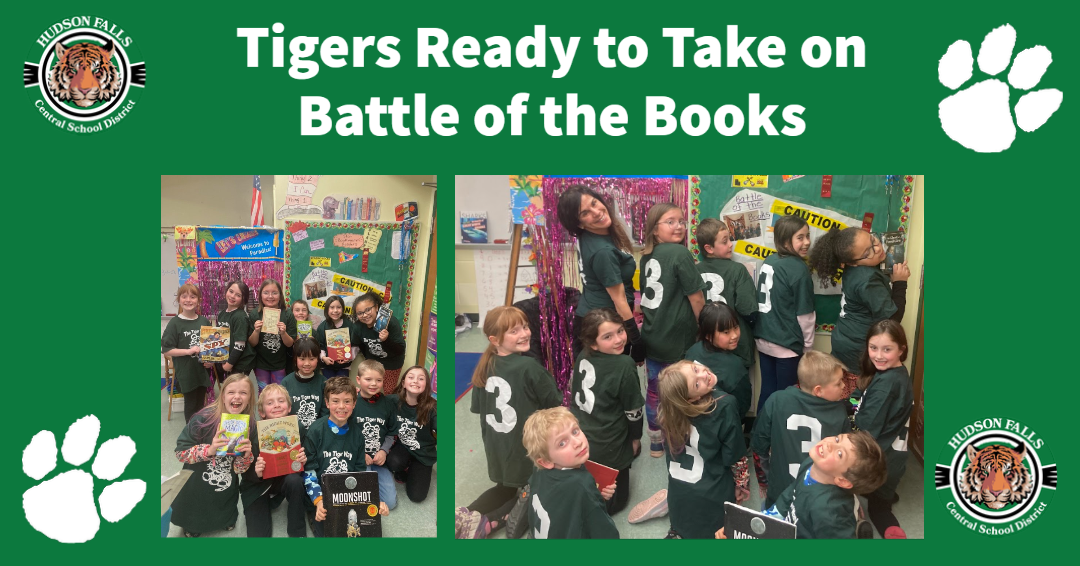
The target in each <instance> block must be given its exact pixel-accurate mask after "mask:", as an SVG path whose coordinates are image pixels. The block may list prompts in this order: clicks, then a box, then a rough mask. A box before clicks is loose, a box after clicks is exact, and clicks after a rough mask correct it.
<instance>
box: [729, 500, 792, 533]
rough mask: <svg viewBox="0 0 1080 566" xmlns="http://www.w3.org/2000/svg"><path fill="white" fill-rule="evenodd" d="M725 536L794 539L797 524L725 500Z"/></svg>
mask: <svg viewBox="0 0 1080 566" xmlns="http://www.w3.org/2000/svg"><path fill="white" fill-rule="evenodd" d="M724 536H726V537H727V538H729V539H793V538H795V525H793V524H791V523H789V522H787V521H783V520H780V519H777V518H776V517H770V516H768V515H766V514H764V513H760V512H758V511H754V510H752V509H749V508H746V507H743V506H741V505H736V504H734V503H732V502H730V501H725V502H724Z"/></svg>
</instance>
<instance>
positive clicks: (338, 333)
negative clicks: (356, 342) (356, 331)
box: [326, 328, 352, 362]
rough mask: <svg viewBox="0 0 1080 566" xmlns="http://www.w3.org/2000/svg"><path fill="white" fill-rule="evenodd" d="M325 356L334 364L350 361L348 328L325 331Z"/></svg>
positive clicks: (350, 345) (350, 349)
mask: <svg viewBox="0 0 1080 566" xmlns="http://www.w3.org/2000/svg"><path fill="white" fill-rule="evenodd" d="M326 355H327V356H328V357H329V358H330V359H331V360H334V361H335V362H351V361H352V344H351V343H350V342H349V329H348V328H331V329H328V330H327V331H326Z"/></svg>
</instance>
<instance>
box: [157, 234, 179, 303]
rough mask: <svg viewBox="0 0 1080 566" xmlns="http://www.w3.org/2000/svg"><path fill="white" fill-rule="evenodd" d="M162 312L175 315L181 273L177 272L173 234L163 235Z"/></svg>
mask: <svg viewBox="0 0 1080 566" xmlns="http://www.w3.org/2000/svg"><path fill="white" fill-rule="evenodd" d="M161 236H162V238H161V314H162V316H165V315H175V314H176V309H177V308H178V307H177V306H176V290H177V289H178V288H180V275H179V274H178V273H177V272H176V240H174V239H173V238H174V235H173V234H162V235H161Z"/></svg>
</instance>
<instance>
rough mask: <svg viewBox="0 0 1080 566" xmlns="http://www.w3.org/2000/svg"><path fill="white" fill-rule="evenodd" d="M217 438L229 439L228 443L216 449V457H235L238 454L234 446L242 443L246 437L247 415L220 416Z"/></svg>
mask: <svg viewBox="0 0 1080 566" xmlns="http://www.w3.org/2000/svg"><path fill="white" fill-rule="evenodd" d="M218 435H219V436H224V437H225V438H228V439H229V442H228V443H227V444H226V445H225V446H222V447H221V448H218V451H217V455H218V456H236V455H237V454H238V452H237V450H236V445H237V444H240V443H241V442H243V440H244V439H245V438H247V436H248V416H247V415H230V414H223V415H221V427H220V428H219V430H218Z"/></svg>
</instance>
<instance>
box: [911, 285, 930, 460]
mask: <svg viewBox="0 0 1080 566" xmlns="http://www.w3.org/2000/svg"><path fill="white" fill-rule="evenodd" d="M923 334H924V332H923V299H922V296H920V297H919V320H918V322H916V323H915V344H916V345H915V360H914V361H913V362H912V366H911V370H912V371H911V374H912V377H913V378H914V380H915V383H914V389H915V408H914V409H912V411H911V425H910V427H909V428H908V436H909V438H908V447H909V448H911V450H912V451H913V452H914V453H915V457H916V458H918V459H919V462H920V463H923V461H924V460H923V437H924V436H925V434H926V423H925V421H924V418H925V416H926V413H925V411H924V408H923Z"/></svg>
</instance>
